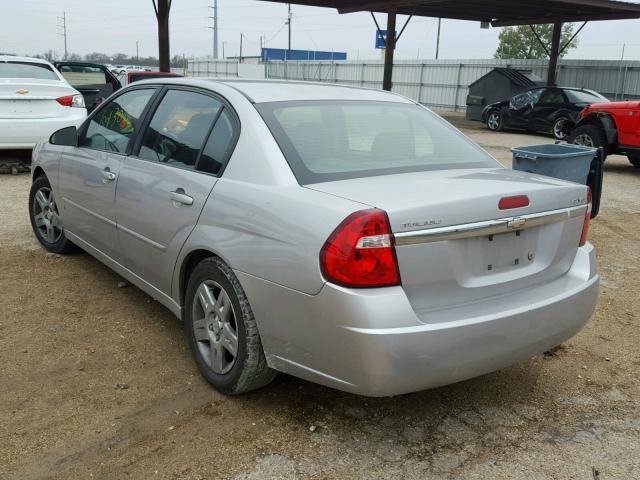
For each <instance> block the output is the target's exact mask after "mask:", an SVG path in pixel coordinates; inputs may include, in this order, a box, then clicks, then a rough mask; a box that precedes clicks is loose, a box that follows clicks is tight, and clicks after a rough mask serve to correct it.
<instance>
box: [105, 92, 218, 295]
mask: <svg viewBox="0 0 640 480" xmlns="http://www.w3.org/2000/svg"><path fill="white" fill-rule="evenodd" d="M223 110H224V108H223V104H222V102H221V101H220V100H218V99H217V98H215V97H213V96H210V95H208V94H205V93H199V92H197V91H193V90H189V89H179V88H172V89H169V90H167V91H166V94H165V95H164V97H163V98H162V100H161V101H160V103H159V105H158V107H157V109H156V111H155V113H154V114H153V116H152V118H151V121H150V123H149V125H148V127H147V128H146V129H145V131H144V133H143V134H142V137H141V140H140V141H139V142H138V143H139V145H138V146H137V147H136V151H137V155H131V156H129V157H127V158H126V159H125V162H124V167H123V169H122V171H121V174H120V179H119V181H118V192H117V196H116V216H117V219H118V248H119V250H120V252H121V253H122V255H123V259H122V263H123V265H124V266H125V267H126V268H128V269H129V270H131V271H132V272H134V273H135V274H136V275H138V276H139V277H141V278H142V279H143V280H145V281H146V282H147V283H149V284H151V285H152V286H154V287H155V288H157V289H158V290H160V291H161V292H164V293H167V294H169V293H170V291H171V279H172V274H173V269H174V266H175V262H176V259H177V258H178V254H179V253H180V249H181V248H182V246H183V244H184V242H185V241H186V239H187V237H188V236H189V234H190V233H191V231H192V230H193V229H194V227H195V225H196V224H197V222H198V218H199V216H200V213H201V211H202V208H203V207H204V204H205V202H206V200H207V198H208V197H209V194H210V193H211V190H212V189H213V186H214V185H215V183H216V181H217V177H216V174H217V171H215V170H213V169H211V168H210V165H211V161H210V158H209V157H210V156H207V155H205V154H201V152H202V151H203V148H204V150H205V152H206V151H207V148H208V145H209V143H210V141H211V140H210V139H211V138H214V137H215V136H216V135H215V131H214V132H213V133H211V132H212V128H213V125H214V122H217V123H216V127H217V126H218V123H220V121H218V120H219V119H220V118H221V117H222V113H223ZM224 113H225V115H227V114H226V112H224ZM208 139H209V140H208ZM205 142H206V145H205ZM207 159H208V160H207Z"/></svg>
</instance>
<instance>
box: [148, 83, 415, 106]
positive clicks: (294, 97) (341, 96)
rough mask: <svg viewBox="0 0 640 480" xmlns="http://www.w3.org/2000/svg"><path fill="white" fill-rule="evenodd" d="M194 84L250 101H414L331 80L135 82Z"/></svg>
mask: <svg viewBox="0 0 640 480" xmlns="http://www.w3.org/2000/svg"><path fill="white" fill-rule="evenodd" d="M142 82H145V83H147V82H148V83H153V82H156V83H158V82H159V83H163V84H165V83H166V84H181V85H185V84H186V85H189V84H190V85H194V86H199V87H204V88H207V87H209V88H213V87H214V84H215V83H219V84H224V85H226V86H228V87H231V88H233V89H235V90H237V91H239V92H240V93H242V94H243V95H244V96H245V97H246V98H247V99H248V100H249V101H251V102H252V103H264V102H284V101H306V100H367V101H380V102H396V103H415V102H413V101H412V100H410V99H408V98H406V97H403V96H402V95H398V94H396V93H391V92H385V91H383V90H372V89H369V88H360V87H350V86H345V85H336V84H332V83H314V82H299V81H286V80H248V79H246V80H245V79H237V78H230V79H225V78H202V77H198V78H188V77H184V78H161V79H154V80H142V81H140V82H136V83H138V84H141V83H142Z"/></svg>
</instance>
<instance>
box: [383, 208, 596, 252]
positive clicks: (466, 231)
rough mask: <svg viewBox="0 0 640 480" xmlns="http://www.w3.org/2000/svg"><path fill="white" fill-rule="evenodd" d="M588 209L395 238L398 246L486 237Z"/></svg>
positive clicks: (502, 219)
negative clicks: (521, 221)
mask: <svg viewBox="0 0 640 480" xmlns="http://www.w3.org/2000/svg"><path fill="white" fill-rule="evenodd" d="M586 210H587V206H586V205H579V206H577V207H570V208H563V209H560V210H551V211H549V212H541V213H530V214H527V215H516V216H514V217H508V218H499V219H497V220H487V221H484V222H475V223H466V224H463V225H451V226H448V227H438V228H429V229H426V230H416V231H412V232H400V233H396V234H394V237H395V240H396V245H416V244H419V243H431V242H442V241H445V240H457V239H460V238H470V237H484V236H488V235H498V234H500V233H507V232H515V231H518V230H526V229H528V228H534V227H539V226H541V225H546V224H549V223H555V222H561V221H563V220H569V219H570V218H575V217H580V216H584V214H585V212H586ZM514 220H525V222H524V223H520V222H519V221H517V222H514ZM514 223H515V225H514Z"/></svg>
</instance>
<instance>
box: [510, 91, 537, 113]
mask: <svg viewBox="0 0 640 480" xmlns="http://www.w3.org/2000/svg"><path fill="white" fill-rule="evenodd" d="M543 92H544V90H543V89H536V90H529V91H527V92H524V93H519V94H518V95H514V96H513V97H511V100H509V108H510V109H511V110H522V109H524V108H530V107H533V105H534V104H536V103H537V102H538V100H539V99H540V97H541V96H542V93H543Z"/></svg>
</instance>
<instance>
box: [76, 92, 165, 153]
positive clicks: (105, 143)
mask: <svg viewBox="0 0 640 480" xmlns="http://www.w3.org/2000/svg"><path fill="white" fill-rule="evenodd" d="M154 93H155V89H154V88H145V89H140V90H131V91H129V92H126V93H124V94H122V95H119V96H118V97H116V98H114V99H113V100H111V101H109V102H108V103H107V104H106V105H104V106H103V107H102V108H101V109H100V110H99V111H98V113H97V114H96V115H94V117H93V118H92V119H91V120H90V121H89V124H88V125H87V129H86V131H85V132H84V134H83V135H81V136H80V140H79V142H78V144H79V146H81V147H86V148H91V149H94V150H105V151H108V152H117V153H125V152H126V151H127V146H128V145H129V141H130V139H131V138H132V137H133V134H134V133H135V132H136V130H137V128H139V123H140V117H141V116H142V112H144V109H145V107H146V106H147V103H149V100H150V99H151V97H152V96H153V94H154Z"/></svg>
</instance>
